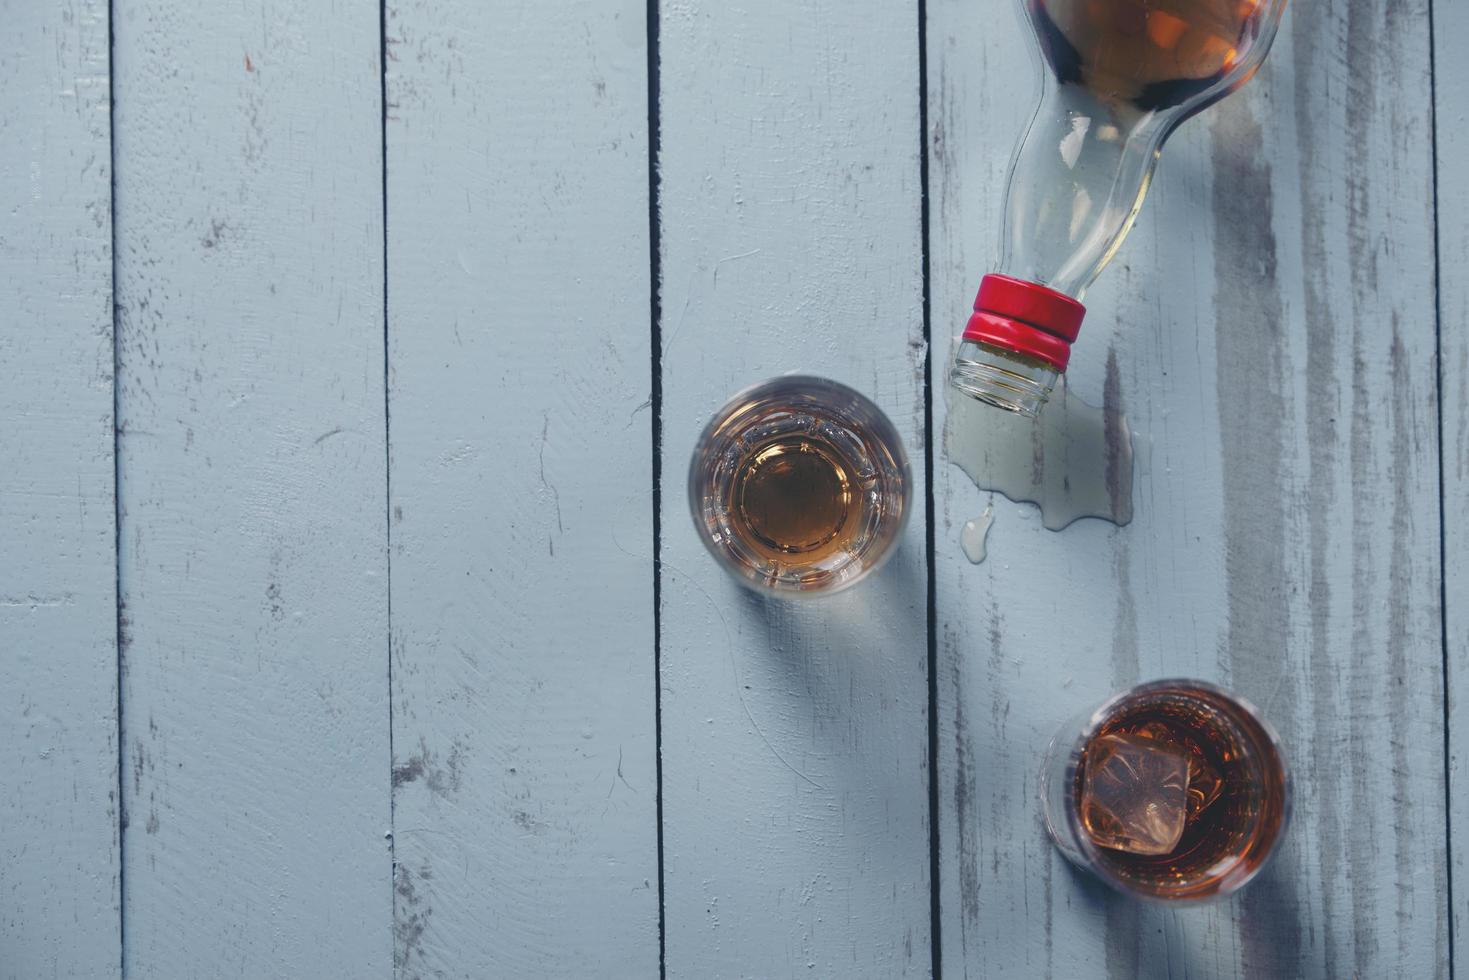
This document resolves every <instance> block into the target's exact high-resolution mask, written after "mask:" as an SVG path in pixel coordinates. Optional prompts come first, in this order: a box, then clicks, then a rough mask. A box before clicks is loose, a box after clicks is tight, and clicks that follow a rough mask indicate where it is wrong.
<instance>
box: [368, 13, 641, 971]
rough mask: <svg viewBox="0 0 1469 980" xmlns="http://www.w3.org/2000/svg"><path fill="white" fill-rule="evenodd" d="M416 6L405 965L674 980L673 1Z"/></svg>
mask: <svg viewBox="0 0 1469 980" xmlns="http://www.w3.org/2000/svg"><path fill="white" fill-rule="evenodd" d="M513 6H514V5H507V4H490V5H485V4H480V3H474V2H470V0H463V2H454V3H450V4H449V5H448V6H447V7H446V6H445V5H444V4H443V3H434V2H426V0H424V2H411V3H403V4H397V5H394V6H392V7H390V9H389V11H388V21H387V33H388V37H387V42H388V78H387V92H388V96H387V98H388V123H387V126H388V129H387V140H388V146H387V173H388V188H387V197H388V208H389V212H388V274H389V281H388V302H389V314H388V315H389V334H390V354H391V362H390V363H391V366H392V376H391V382H390V392H391V398H390V407H389V413H390V419H391V432H390V443H391V455H392V462H391V470H392V515H393V516H392V530H391V540H392V591H393V611H392V617H393V625H392V628H393V722H394V760H393V765H394V769H393V773H394V787H395V788H394V827H395V831H394V837H395V856H396V899H395V902H396V909H395V933H396V948H395V958H396V962H397V966H398V971H399V973H398V975H399V976H401V977H405V978H406V977H438V976H471V977H480V976H483V977H490V976H503V977H512V976H524V977H529V976H568V977H570V976H628V977H634V976H656V975H657V972H658V857H657V810H656V805H657V791H658V785H657V776H656V756H655V752H656V744H655V724H654V697H655V692H656V688H655V683H656V676H655V673H654V658H653V563H652V506H651V499H650V498H651V494H650V489H649V488H650V486H651V483H650V479H651V473H652V439H651V424H652V413H651V412H650V411H649V386H650V382H651V374H650V364H651V361H650V357H651V352H650V338H651V328H650V318H649V306H650V291H649V234H648V132H647V130H648V116H647V93H648V89H647V46H646V39H647V32H646V21H645V15H646V5H644V4H642V3H634V2H620V3H615V4H608V3H598V2H595V0H576V2H573V3H568V4H555V5H533V6H531V7H526V8H524V9H523V10H519V11H517V10H515V9H512V8H513Z"/></svg>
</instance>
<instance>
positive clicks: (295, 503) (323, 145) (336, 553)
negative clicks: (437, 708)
mask: <svg viewBox="0 0 1469 980" xmlns="http://www.w3.org/2000/svg"><path fill="white" fill-rule="evenodd" d="M115 9H116V19H115V24H114V27H115V34H116V41H115V49H114V51H115V74H114V78H115V85H116V97H117V105H116V112H115V118H116V126H117V134H116V135H117V139H116V152H117V155H116V160H117V194H116V211H115V220H116V227H117V250H118V255H117V274H118V281H117V294H118V307H119V320H118V329H119V331H120V335H119V342H120V343H119V348H120V376H119V384H120V386H121V387H120V393H119V412H120V427H121V435H120V444H119V445H120V449H119V452H120V454H121V455H120V493H121V505H122V506H121V535H120V539H121V549H120V552H121V553H120V559H119V564H120V570H121V580H120V581H121V592H122V601H123V603H124V619H123V622H124V631H123V647H124V649H123V664H124V668H125V674H124V678H123V695H124V700H123V742H124V746H125V759H126V761H125V771H124V787H125V804H126V816H127V828H126V830H125V832H124V839H123V853H124V865H125V905H126V907H125V910H124V915H125V929H126V935H125V938H124V945H125V960H126V970H127V972H128V973H129V974H130V975H134V976H140V977H141V976H149V977H186V976H218V975H222V974H230V975H239V976H245V977H265V976H320V977H325V976H363V977H365V976H381V975H383V974H385V973H386V972H387V971H388V969H389V964H390V958H391V954H392V950H391V931H390V928H389V923H390V922H391V916H392V904H391V895H392V890H391V889H392V884H391V864H390V855H389V849H388V848H389V842H388V840H387V839H386V838H387V835H388V831H389V799H390V793H389V776H390V769H389V766H390V755H389V745H388V737H389V725H388V679H387V674H388V631H387V598H388V597H387V575H386V560H387V555H386V530H387V497H386V479H387V474H386V457H385V451H384V439H385V435H384V378H383V365H384V348H383V332H384V331H383V292H382V289H383V269H382V254H383V253H382V242H383V239H382V233H383V226H382V209H381V201H382V184H381V157H380V147H381V102H380V98H379V93H380V90H381V89H380V86H381V75H380V72H379V63H378V62H379V49H380V32H379V25H380V19H379V8H378V5H377V4H375V3H362V2H358V3H351V4H344V5H343V4H339V5H337V6H335V7H327V6H320V5H315V6H309V7H295V6H291V5H280V4H270V3H264V2H259V0H247V2H230V3H223V2H208V3H193V2H179V0H119V2H117V4H116V8H115Z"/></svg>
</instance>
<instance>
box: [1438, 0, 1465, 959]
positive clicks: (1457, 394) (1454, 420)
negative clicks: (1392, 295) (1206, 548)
mask: <svg viewBox="0 0 1469 980" xmlns="http://www.w3.org/2000/svg"><path fill="white" fill-rule="evenodd" d="M1433 16H1434V25H1433V28H1434V30H1433V33H1434V45H1435V53H1436V55H1437V56H1436V57H1435V58H1434V72H1435V75H1434V82H1435V84H1434V94H1435V97H1436V103H1435V114H1434V118H1435V128H1436V132H1437V147H1438V188H1437V189H1438V194H1437V202H1438V248H1439V254H1438V270H1439V279H1438V288H1439V310H1438V314H1439V316H1438V324H1439V342H1440V345H1441V346H1440V350H1439V371H1440V372H1441V373H1440V379H1441V383H1440V386H1439V397H1440V399H1441V404H1440V406H1439V408H1440V411H1441V412H1442V420H1443V424H1442V429H1441V435H1442V439H1443V446H1442V451H1443V457H1442V458H1443V492H1444V500H1443V516H1444V603H1445V608H1444V631H1445V641H1446V646H1445V648H1444V654H1445V656H1446V658H1447V660H1446V662H1445V667H1446V669H1447V681H1448V684H1447V686H1448V726H1449V741H1448V752H1449V765H1448V780H1449V786H1448V798H1449V807H1450V813H1449V829H1450V832H1451V834H1452V837H1451V839H1450V841H1449V854H1450V857H1451V858H1452V861H1453V863H1452V866H1451V867H1450V869H1449V873H1450V874H1451V875H1452V878H1453V889H1452V894H1453V899H1454V903H1453V907H1452V908H1451V909H1450V910H1449V915H1450V924H1451V927H1452V932H1453V939H1454V967H1455V972H1456V973H1457V974H1458V975H1460V976H1463V975H1465V971H1466V970H1469V948H1466V944H1469V600H1466V597H1469V330H1466V327H1469V282H1465V280H1464V270H1465V269H1469V167H1466V165H1465V160H1466V159H1469V133H1466V132H1465V126H1466V124H1469V65H1466V64H1465V63H1464V60H1463V59H1462V58H1461V57H1459V56H1458V52H1457V50H1456V46H1455V43H1454V42H1455V41H1461V40H1462V39H1463V38H1465V37H1469V7H1466V6H1465V5H1464V4H1461V3H1459V4H1456V3H1446V2H1443V0H1438V2H1436V3H1434V5H1433Z"/></svg>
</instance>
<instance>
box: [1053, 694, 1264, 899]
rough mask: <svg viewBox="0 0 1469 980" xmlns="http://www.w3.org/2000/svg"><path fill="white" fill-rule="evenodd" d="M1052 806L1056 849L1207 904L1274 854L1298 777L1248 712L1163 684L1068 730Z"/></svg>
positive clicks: (1114, 881)
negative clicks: (1293, 780) (1293, 777)
mask: <svg viewBox="0 0 1469 980" xmlns="http://www.w3.org/2000/svg"><path fill="white" fill-rule="evenodd" d="M1041 802H1042V808H1043V812H1044V816H1045V821H1046V826H1047V829H1048V830H1049V831H1050V834H1051V838H1052V839H1053V840H1054V841H1055V843H1056V846H1057V847H1058V848H1060V850H1061V852H1062V853H1063V854H1065V855H1066V857H1067V858H1069V859H1070V860H1071V861H1073V862H1074V863H1076V864H1077V865H1079V866H1080V867H1083V868H1086V869H1087V870H1089V871H1091V872H1092V873H1094V874H1096V875H1097V876H1098V877H1100V878H1101V879H1102V880H1103V881H1105V882H1107V884H1109V885H1111V886H1112V887H1114V888H1116V889H1118V890H1119V891H1122V892H1124V893H1126V894H1129V895H1133V896H1137V897H1139V898H1145V899H1153V900H1159V901H1168V902H1189V901H1203V900H1207V899H1213V898H1221V897H1224V896H1226V895H1229V894H1231V893H1233V892H1235V891H1238V890H1239V889H1240V888H1242V887H1244V886H1245V885H1246V884H1247V883H1248V882H1249V881H1250V880H1251V879H1253V878H1254V877H1255V876H1256V875H1257V874H1259V873H1260V870H1261V869H1262V868H1263V867H1264V866H1265V864H1266V863H1267V862H1268V861H1269V859H1270V857H1271V855H1272V854H1274V853H1275V850H1276V847H1277V845H1278V844H1279V842H1280V839H1281V836H1282V835H1283V834H1284V832H1285V828H1286V824H1287V822H1288V821H1289V816H1290V777H1289V774H1288V772H1287V769H1286V765H1285V760H1284V758H1283V757H1282V755H1281V750H1280V741H1279V739H1278V738H1277V737H1276V735H1275V732H1274V731H1273V730H1272V729H1271V727H1270V725H1269V724H1268V723H1267V722H1266V721H1265V720H1264V719H1263V718H1262V717H1261V716H1260V713H1259V712H1258V711H1257V710H1256V709H1255V708H1254V707H1253V706H1251V705H1250V704H1249V703H1247V702H1246V701H1244V700H1243V699H1241V698H1238V697H1236V696H1234V695H1233V694H1230V693H1229V692H1227V691H1224V690H1222V689H1221V688H1218V687H1215V686H1214V685H1212V684H1207V683H1204V682H1202V681H1192V680H1168V681H1155V682H1153V683H1149V684H1143V685H1140V686H1138V687H1134V688H1132V689H1131V690H1128V691H1124V692H1123V693H1121V694H1118V695H1116V696H1115V697H1113V698H1112V699H1110V700H1109V701H1107V702H1106V703H1105V704H1103V705H1102V706H1101V707H1099V708H1097V709H1096V710H1095V711H1092V712H1088V713H1087V714H1086V715H1085V716H1083V717H1081V718H1078V719H1076V720H1074V721H1073V722H1072V723H1070V724H1068V725H1067V726H1066V727H1065V728H1063V729H1062V730H1061V732H1060V733H1059V734H1058V735H1057V736H1056V738H1055V739H1054V740H1053V741H1052V743H1051V746H1050V749H1049V750H1048V752H1047V754H1046V759H1045V762H1044V763H1043V767H1042V771H1041Z"/></svg>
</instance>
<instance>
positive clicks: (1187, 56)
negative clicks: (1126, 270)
mask: <svg viewBox="0 0 1469 980" xmlns="http://www.w3.org/2000/svg"><path fill="white" fill-rule="evenodd" d="M1021 2H1022V3H1024V5H1025V13H1026V15H1027V20H1028V22H1029V24H1030V26H1031V28H1032V29H1033V30H1034V33H1035V36H1036V40H1037V42H1038V45H1039V48H1040V51H1041V54H1042V56H1043V58H1044V70H1043V71H1042V79H1043V81H1042V95H1041V102H1040V105H1039V107H1038V108H1037V109H1036V113H1035V116H1034V118H1033V119H1032V120H1031V123H1030V125H1029V127H1028V128H1027V129H1026V131H1025V134H1024V136H1023V137H1022V138H1021V140H1020V144H1019V146H1018V148H1017V150H1016V153H1015V159H1014V162H1013V163H1012V165H1011V169H1010V181H1009V191H1008V197H1007V202H1006V208H1005V221H1004V232H1003V237H1002V248H1001V258H1000V266H999V268H1000V271H999V273H998V274H995V275H991V276H987V277H985V280H984V282H983V283H982V284H981V286H980V291H979V296H978V298H977V299H976V300H975V304H974V316H973V317H972V318H971V319H970V321H969V323H968V325H967V327H966V328H965V331H964V337H963V340H962V343H961V345H960V348H959V351H958V354H957V356H956V358H955V361H954V365H953V370H952V372H951V374H950V381H951V383H952V384H953V385H954V387H955V388H957V389H959V390H960V391H962V392H964V393H965V394H968V395H970V396H972V397H974V398H978V399H980V400H981V401H985V402H989V403H990V404H992V405H995V406H997V407H1000V408H1004V409H1008V410H1010V411H1015V412H1021V413H1024V414H1027V415H1034V414H1035V413H1036V412H1037V411H1039V409H1040V407H1041V406H1042V405H1043V404H1045V401H1046V399H1047V398H1048V397H1049V395H1050V391H1051V388H1052V386H1053V385H1054V384H1055V383H1056V380H1057V378H1058V377H1059V376H1060V375H1061V374H1062V373H1064V372H1065V370H1066V366H1067V363H1068V360H1069V357H1070V350H1071V344H1072V342H1074V341H1075V340H1076V336H1077V331H1078V330H1079V329H1080V328H1081V321H1082V317H1083V316H1084V314H1085V312H1086V309H1085V307H1084V306H1082V303H1081V300H1082V298H1083V297H1084V295H1085V292H1086V289H1087V287H1088V286H1090V285H1091V283H1092V282H1093V281H1094V280H1095V279H1096V277H1097V275H1098V274H1099V273H1100V272H1101V271H1102V269H1103V267H1104V266H1106V264H1107V263H1108V262H1109V261H1111V259H1112V257H1113V256H1114V255H1116V254H1117V250H1118V249H1119V248H1120V247H1121V245H1122V241H1123V239H1124V238H1126V237H1127V233H1128V231H1129V230H1131V228H1132V224H1133V222H1134V220H1135V219H1136V218H1137V214H1138V211H1139V209H1141V208H1142V204H1143V198H1144V197H1145V196H1146V195H1147V191H1148V185H1149V183H1150V182H1151V180H1152V176H1153V169H1154V167H1155V166H1156V165H1157V163H1158V157H1159V154H1160V153H1161V151H1162V149H1163V144H1164V142H1165V141H1166V140H1167V139H1168V137H1169V135H1171V134H1172V132H1173V130H1174V129H1176V128H1177V127H1178V125H1179V124H1180V123H1182V122H1183V121H1184V120H1185V119H1187V118H1189V117H1190V116H1192V115H1194V114H1195V113H1197V112H1199V111H1200V110H1201V109H1204V108H1206V107H1207V106H1209V105H1212V104H1213V103H1215V102H1217V101H1219V100H1220V99H1222V98H1224V97H1225V96H1226V95H1228V94H1229V93H1231V92H1233V91H1234V90H1236V89H1238V88H1239V87H1240V86H1242V85H1243V84H1244V83H1245V82H1247V81H1249V79H1250V77H1251V76H1253V75H1254V73H1255V72H1256V70H1257V69H1258V68H1259V67H1260V65H1261V63H1262V62H1263V61H1264V60H1265V56H1266V54H1267V53H1268V52H1269V50H1270V44H1271V42H1272V41H1273V40H1274V38H1275V34H1276V30H1277V28H1278V27H1279V25H1280V18H1281V14H1282V13H1283V12H1284V10H1285V0H1021Z"/></svg>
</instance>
